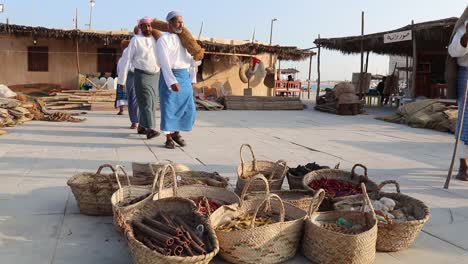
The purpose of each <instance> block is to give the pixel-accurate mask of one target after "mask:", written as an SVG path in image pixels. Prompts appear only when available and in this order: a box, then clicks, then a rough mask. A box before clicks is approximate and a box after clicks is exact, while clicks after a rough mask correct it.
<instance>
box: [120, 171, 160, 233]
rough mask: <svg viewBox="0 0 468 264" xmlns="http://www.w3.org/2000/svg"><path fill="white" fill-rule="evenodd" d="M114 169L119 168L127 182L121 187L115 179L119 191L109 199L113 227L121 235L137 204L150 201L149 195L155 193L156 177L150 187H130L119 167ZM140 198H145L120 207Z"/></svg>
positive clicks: (129, 182) (129, 181) (128, 180)
mask: <svg viewBox="0 0 468 264" xmlns="http://www.w3.org/2000/svg"><path fill="white" fill-rule="evenodd" d="M116 168H119V169H121V170H122V171H123V172H124V174H125V176H127V182H128V185H127V186H124V187H122V185H121V183H120V180H119V178H118V177H117V183H118V185H119V189H118V190H117V191H116V192H114V194H112V197H111V204H112V211H113V213H114V226H115V228H116V229H117V231H119V232H120V233H123V232H124V229H125V221H126V219H127V218H128V216H129V215H130V214H131V212H132V211H133V210H135V208H137V207H138V204H140V203H143V202H144V201H145V200H150V199H151V198H152V196H151V194H152V193H154V192H155V189H156V188H155V187H156V181H157V177H155V178H154V182H153V185H152V186H151V185H145V186H135V185H131V180H130V178H129V177H128V174H127V173H126V172H125V170H124V169H123V168H122V167H121V166H120V165H117V166H116ZM142 196H147V197H146V198H144V199H142V200H141V201H139V202H136V203H134V204H130V205H126V206H122V204H123V203H126V202H129V201H131V200H133V199H135V198H139V197H142Z"/></svg>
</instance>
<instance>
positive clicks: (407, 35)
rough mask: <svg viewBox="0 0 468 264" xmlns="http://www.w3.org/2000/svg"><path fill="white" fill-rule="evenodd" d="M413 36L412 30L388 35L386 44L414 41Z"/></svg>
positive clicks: (385, 40)
mask: <svg viewBox="0 0 468 264" xmlns="http://www.w3.org/2000/svg"><path fill="white" fill-rule="evenodd" d="M412 39H413V34H412V32H411V30H406V31H400V32H395V33H388V34H385V35H384V43H392V42H400V41H407V40H412Z"/></svg>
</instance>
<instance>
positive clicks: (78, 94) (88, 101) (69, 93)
mask: <svg viewBox="0 0 468 264" xmlns="http://www.w3.org/2000/svg"><path fill="white" fill-rule="evenodd" d="M52 95H53V96H49V97H41V98H40V99H41V100H42V101H43V102H44V103H45V107H46V108H47V109H48V110H93V108H95V106H99V108H103V105H104V106H106V107H105V108H106V109H113V108H114V102H115V91H114V90H91V91H82V90H64V91H61V92H57V93H54V94H52Z"/></svg>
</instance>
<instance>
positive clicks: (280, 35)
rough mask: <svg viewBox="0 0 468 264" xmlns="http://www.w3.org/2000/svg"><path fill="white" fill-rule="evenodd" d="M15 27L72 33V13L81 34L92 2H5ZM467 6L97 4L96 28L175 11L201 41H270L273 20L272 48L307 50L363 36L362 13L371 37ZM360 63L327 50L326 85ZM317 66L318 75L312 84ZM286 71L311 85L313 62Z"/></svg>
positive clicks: (383, 64) (249, 1) (382, 64)
mask: <svg viewBox="0 0 468 264" xmlns="http://www.w3.org/2000/svg"><path fill="white" fill-rule="evenodd" d="M0 3H3V4H4V5H5V12H4V13H3V14H0V21H2V22H5V20H6V18H7V17H8V18H9V20H10V23H12V24H24V25H36V26H46V27H57V28H71V27H72V25H73V17H74V15H75V8H78V9H79V27H80V28H85V27H86V26H85V24H87V23H88V20H89V0H0ZM466 6H467V2H466V0H445V1H443V0H392V1H383V0H353V1H350V0H326V1H318V0H309V1H307V0H288V1H277V0H269V1H268V0H236V1H223V0H217V1H214V0H198V1H194V0H170V1H169V0H165V1H161V0H159V1H157V0H133V1H128V0H127V1H122V0H96V6H95V8H94V11H93V28H94V29H109V30H110V29H121V28H132V27H133V25H134V24H135V23H136V21H137V19H138V18H139V17H142V16H152V17H158V18H164V17H165V15H166V13H167V12H169V11H171V10H180V11H181V12H183V14H184V20H185V24H186V26H187V27H188V28H189V29H190V30H191V31H192V32H193V33H196V34H198V31H199V30H200V25H201V23H202V21H203V22H204V29H203V35H204V36H207V37H216V38H227V39H251V37H252V32H253V30H254V28H255V29H256V39H257V40H259V41H262V42H268V41H269V36H270V21H271V19H272V18H278V21H277V22H275V25H274V33H273V44H280V45H288V46H298V47H301V48H310V47H312V46H313V41H314V39H315V38H316V37H317V35H318V34H321V36H322V37H338V36H349V35H358V34H360V25H361V21H360V16H361V11H364V12H366V18H365V19H366V28H365V32H366V33H373V32H378V31H384V30H390V29H394V28H398V27H401V26H404V25H407V24H409V23H410V22H411V20H412V19H414V21H415V22H423V21H427V20H433V19H441V18H446V17H452V16H459V15H460V14H461V13H462V12H463V10H464V9H465V7H466ZM359 61H360V57H359V56H345V55H342V54H341V53H339V52H333V51H325V52H323V56H322V79H324V80H344V79H350V78H351V73H352V72H354V71H359V67H360V64H359ZM315 63H316V60H315V58H314V66H313V76H312V79H315V76H314V75H315V71H316V67H315ZM281 66H282V67H296V68H298V69H299V70H301V74H300V75H299V77H300V78H302V79H306V77H307V71H308V62H307V61H304V62H299V63H298V62H289V63H282V65H281ZM387 70H388V57H386V56H378V55H373V54H371V56H370V59H369V71H370V72H373V73H386V72H387Z"/></svg>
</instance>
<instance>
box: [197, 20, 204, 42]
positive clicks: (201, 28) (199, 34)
mask: <svg viewBox="0 0 468 264" xmlns="http://www.w3.org/2000/svg"><path fill="white" fill-rule="evenodd" d="M202 32H203V21H202V22H201V27H200V32H199V33H198V40H200V38H201V34H202Z"/></svg>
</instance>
